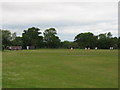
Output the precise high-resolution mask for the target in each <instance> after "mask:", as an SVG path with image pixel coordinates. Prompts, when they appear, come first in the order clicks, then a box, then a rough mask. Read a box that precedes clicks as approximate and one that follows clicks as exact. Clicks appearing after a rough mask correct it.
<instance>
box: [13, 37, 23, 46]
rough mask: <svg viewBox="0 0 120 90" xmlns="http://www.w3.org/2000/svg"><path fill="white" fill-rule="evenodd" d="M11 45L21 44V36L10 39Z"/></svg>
mask: <svg viewBox="0 0 120 90" xmlns="http://www.w3.org/2000/svg"><path fill="white" fill-rule="evenodd" d="M12 45H13V46H23V40H22V37H16V38H15V39H14V40H13V41H12Z"/></svg>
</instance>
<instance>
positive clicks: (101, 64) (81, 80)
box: [2, 49, 118, 88]
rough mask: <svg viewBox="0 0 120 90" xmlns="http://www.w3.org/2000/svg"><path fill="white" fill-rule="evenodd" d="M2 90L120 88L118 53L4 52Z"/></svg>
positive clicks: (76, 51) (50, 50) (106, 51)
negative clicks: (29, 89) (14, 89)
mask: <svg viewBox="0 0 120 90" xmlns="http://www.w3.org/2000/svg"><path fill="white" fill-rule="evenodd" d="M2 55H3V88H117V87H118V51H117V50H78V49H76V50H70V49H69V50H68V49H40V50H20V51H19V50H18V51H3V53H2Z"/></svg>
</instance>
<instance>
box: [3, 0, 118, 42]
mask: <svg viewBox="0 0 120 90" xmlns="http://www.w3.org/2000/svg"><path fill="white" fill-rule="evenodd" d="M117 4H118V3H117V2H74V0H73V2H64V1H62V2H4V3H2V4H1V9H2V28H3V29H8V30H10V31H11V32H16V33H17V35H19V36H21V34H22V32H23V30H26V29H27V28H30V27H33V26H35V27H38V28H40V29H41V31H42V32H43V31H44V30H45V29H47V28H50V27H54V28H56V30H57V32H58V36H59V37H60V39H61V40H69V41H73V40H74V37H75V36H76V35H77V34H79V33H83V32H92V33H94V34H95V35H98V34H100V33H106V32H111V33H112V34H113V36H118V6H117Z"/></svg>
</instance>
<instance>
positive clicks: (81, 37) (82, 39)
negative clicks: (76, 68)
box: [74, 32, 97, 48]
mask: <svg viewBox="0 0 120 90" xmlns="http://www.w3.org/2000/svg"><path fill="white" fill-rule="evenodd" d="M74 40H75V42H77V43H78V45H79V46H80V48H85V47H87V48H88V47H90V48H94V47H96V42H97V36H94V34H93V33H90V32H87V33H80V34H78V35H77V36H76V37H75V39H74Z"/></svg>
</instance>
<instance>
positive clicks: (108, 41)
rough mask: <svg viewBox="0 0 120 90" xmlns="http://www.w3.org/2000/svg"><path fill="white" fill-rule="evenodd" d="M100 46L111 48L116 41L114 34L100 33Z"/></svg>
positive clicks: (101, 47)
mask: <svg viewBox="0 0 120 90" xmlns="http://www.w3.org/2000/svg"><path fill="white" fill-rule="evenodd" d="M97 46H98V48H100V49H109V48H110V47H113V46H114V41H113V39H112V34H111V33H110V32H108V33H104V34H99V35H98V44H97Z"/></svg>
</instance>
